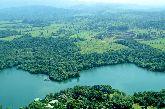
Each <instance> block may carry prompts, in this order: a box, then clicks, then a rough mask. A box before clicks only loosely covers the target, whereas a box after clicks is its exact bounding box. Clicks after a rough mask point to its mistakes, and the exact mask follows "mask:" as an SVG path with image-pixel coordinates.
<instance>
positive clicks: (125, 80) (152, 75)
mask: <svg viewBox="0 0 165 109" xmlns="http://www.w3.org/2000/svg"><path fill="white" fill-rule="evenodd" d="M45 78H47V76H45V75H32V74H30V73H28V72H26V71H22V70H17V69H16V68H11V69H6V70H3V71H0V87H1V88H0V104H2V105H3V107H7V106H8V107H10V108H12V109H18V108H19V107H21V106H25V105H27V104H29V103H30V102H32V101H33V100H34V99H35V98H44V97H45V95H47V94H48V93H54V92H58V91H60V90H63V89H66V88H72V87H74V86H76V85H100V84H104V85H111V86H112V87H113V88H115V89H119V90H120V91H124V92H125V93H127V94H133V93H134V92H139V91H151V90H152V91H160V90H161V89H163V88H165V84H164V81H165V73H159V72H151V71H147V70H145V69H142V68H139V67H137V66H135V65H133V64H120V65H111V66H105V67H99V68H94V69H90V70H86V71H82V72H81V73H80V78H78V79H71V80H68V81H65V82H62V83H59V82H53V81H44V79H45Z"/></svg>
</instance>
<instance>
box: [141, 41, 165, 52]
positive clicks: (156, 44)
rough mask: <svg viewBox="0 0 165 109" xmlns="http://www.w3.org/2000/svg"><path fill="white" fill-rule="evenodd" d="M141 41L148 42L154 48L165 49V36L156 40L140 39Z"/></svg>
mask: <svg viewBox="0 0 165 109" xmlns="http://www.w3.org/2000/svg"><path fill="white" fill-rule="evenodd" d="M140 43H143V44H147V45H149V46H151V47H153V48H156V49H159V50H162V51H165V38H159V39H155V40H148V41H140Z"/></svg>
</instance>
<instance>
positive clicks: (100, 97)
mask: <svg viewBox="0 0 165 109" xmlns="http://www.w3.org/2000/svg"><path fill="white" fill-rule="evenodd" d="M164 101H165V91H164V90H162V91H160V92H138V93H134V94H133V95H132V96H130V95H126V94H125V93H124V92H121V91H119V90H116V89H113V88H112V87H111V86H108V85H94V86H75V87H74V88H70V89H67V90H63V91H61V92H59V93H51V94H49V95H47V96H46V97H45V98H44V99H39V98H38V99H35V100H34V101H33V102H32V103H30V104H29V105H28V106H27V107H22V108H20V109H47V108H50V109H51V108H52V109H143V108H144V109H160V108H164V107H165V102H164Z"/></svg>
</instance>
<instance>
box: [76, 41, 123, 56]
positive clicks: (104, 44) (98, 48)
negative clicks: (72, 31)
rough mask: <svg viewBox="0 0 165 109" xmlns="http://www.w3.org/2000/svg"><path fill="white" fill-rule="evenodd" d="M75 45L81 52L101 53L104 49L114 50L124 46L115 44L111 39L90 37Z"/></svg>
mask: <svg viewBox="0 0 165 109" xmlns="http://www.w3.org/2000/svg"><path fill="white" fill-rule="evenodd" d="M77 46H78V47H80V48H81V53H82V54H89V53H94V52H96V53H103V52H106V51H116V50H121V49H124V48H126V47H125V46H123V45H120V44H117V43H115V42H113V41H112V40H111V42H109V40H99V39H91V40H86V41H82V42H79V43H77Z"/></svg>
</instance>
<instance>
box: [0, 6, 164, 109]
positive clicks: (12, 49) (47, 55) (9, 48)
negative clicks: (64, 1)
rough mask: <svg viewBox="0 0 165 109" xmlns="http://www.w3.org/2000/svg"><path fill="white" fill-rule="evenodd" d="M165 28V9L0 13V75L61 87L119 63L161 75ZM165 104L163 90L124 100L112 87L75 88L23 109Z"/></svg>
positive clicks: (118, 108)
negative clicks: (25, 74) (21, 75)
mask: <svg viewBox="0 0 165 109" xmlns="http://www.w3.org/2000/svg"><path fill="white" fill-rule="evenodd" d="M25 12H26V13H25ZM164 24H165V11H164V10H157V11H153V12H151V11H148V10H144V11H141V10H136V9H135V10H129V9H128V10H127V9H124V10H123V9H118V8H117V9H116V8H106V9H104V8H103V9H102V8H101V9H100V10H99V9H98V10H97V9H95V8H94V9H93V8H92V9H91V8H90V7H89V8H88V11H87V10H86V9H78V10H73V9H58V8H53V7H42V6H30V7H22V8H11V9H10V8H9V9H2V10H0V70H3V69H5V68H10V67H17V68H18V69H23V70H26V71H29V72H30V73H33V74H41V73H42V74H46V75H48V76H49V78H50V79H51V80H55V81H59V82H61V81H64V80H67V79H69V78H74V77H79V76H80V75H79V73H80V71H82V70H88V69H91V68H94V67H100V66H105V65H114V64H120V63H133V64H136V65H137V66H139V67H143V68H146V69H148V70H152V71H159V72H165V47H164V45H165V44H164V43H165V25H164ZM164 99H165V98H164V90H162V91H161V92H143V93H135V94H134V95H133V96H127V95H125V94H124V93H123V92H120V91H117V90H115V89H112V88H111V87H110V86H93V87H88V86H84V87H80V86H77V87H75V88H73V89H68V90H65V91H61V92H60V93H56V94H51V95H48V96H47V97H46V98H45V99H43V100H37V101H34V102H33V103H31V104H30V105H29V106H28V107H26V109H42V108H43V109H44V108H46V107H45V106H47V105H48V103H49V102H50V101H52V100H58V103H54V104H53V105H52V106H53V108H62V109H63V108H68V109H72V108H96V107H97V108H113V109H127V108H135V107H136V108H141V107H145V108H146V107H148V108H149V107H152V106H153V108H154V107H155V108H162V107H164ZM50 106H51V105H48V107H50Z"/></svg>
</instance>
